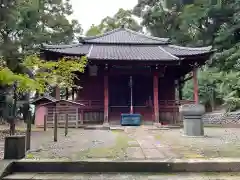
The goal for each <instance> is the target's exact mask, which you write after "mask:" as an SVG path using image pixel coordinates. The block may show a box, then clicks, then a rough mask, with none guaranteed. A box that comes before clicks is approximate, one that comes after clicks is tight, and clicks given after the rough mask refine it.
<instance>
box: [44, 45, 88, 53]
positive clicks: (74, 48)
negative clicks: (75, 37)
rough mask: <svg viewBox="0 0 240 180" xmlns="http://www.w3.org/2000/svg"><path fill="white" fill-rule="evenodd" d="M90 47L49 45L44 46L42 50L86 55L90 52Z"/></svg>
mask: <svg viewBox="0 0 240 180" xmlns="http://www.w3.org/2000/svg"><path fill="white" fill-rule="evenodd" d="M89 47H90V45H83V44H72V45H47V44H43V45H42V48H43V49H44V50H46V51H51V52H58V53H63V54H71V55H86V54H87V53H88V52H89Z"/></svg>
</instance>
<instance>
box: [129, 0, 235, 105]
mask: <svg viewBox="0 0 240 180" xmlns="http://www.w3.org/2000/svg"><path fill="white" fill-rule="evenodd" d="M164 2H165V3H163V1H161V0H139V1H138V4H137V5H136V7H135V8H134V11H133V12H134V14H136V15H137V16H139V17H141V18H143V21H142V24H143V25H144V26H146V27H147V29H148V30H149V31H150V32H151V33H152V34H153V35H155V36H159V37H169V38H170V39H171V41H172V42H173V43H175V44H180V45H184V46H207V45H213V47H214V49H215V50H216V53H215V54H214V56H213V58H212V60H211V62H209V63H208V68H204V70H202V71H200V72H199V91H200V92H199V95H200V100H201V102H202V103H208V104H209V103H210V101H220V102H221V101H223V102H224V103H225V104H226V105H227V106H228V108H229V110H234V109H237V108H240V99H239V98H240V94H239V88H240V84H239V70H240V60H239V59H240V28H239V27H240V13H239V12H240V1H239V0H228V1H226V0H216V1H212V0H194V1H180V0H171V1H164ZM192 90H193V85H192V82H191V81H189V82H186V84H185V87H184V91H183V92H184V97H185V98H188V99H192V96H193V92H192Z"/></svg>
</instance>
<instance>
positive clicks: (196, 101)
mask: <svg viewBox="0 0 240 180" xmlns="http://www.w3.org/2000/svg"><path fill="white" fill-rule="evenodd" d="M193 86H194V93H193V94H194V101H195V104H198V103H199V97H198V79H197V68H196V67H194V69H193Z"/></svg>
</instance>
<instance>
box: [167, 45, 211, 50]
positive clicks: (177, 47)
mask: <svg viewBox="0 0 240 180" xmlns="http://www.w3.org/2000/svg"><path fill="white" fill-rule="evenodd" d="M168 46H169V47H172V48H176V49H186V50H192V51H201V50H206V51H210V50H211V49H212V46H205V47H184V46H178V45H172V44H170V45H168Z"/></svg>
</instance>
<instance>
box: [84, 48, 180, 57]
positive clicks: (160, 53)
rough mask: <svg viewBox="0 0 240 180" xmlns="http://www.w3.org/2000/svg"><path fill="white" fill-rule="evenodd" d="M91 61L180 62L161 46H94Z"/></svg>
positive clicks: (90, 54)
mask: <svg viewBox="0 0 240 180" xmlns="http://www.w3.org/2000/svg"><path fill="white" fill-rule="evenodd" d="M88 58H89V59H99V60H167V61H168V60H178V57H176V56H174V55H171V54H170V53H169V52H167V51H166V50H164V49H163V48H161V47H160V46H140V45H138V46H136V45H100V44H98V45H92V48H91V51H90V52H89V54H88Z"/></svg>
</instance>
